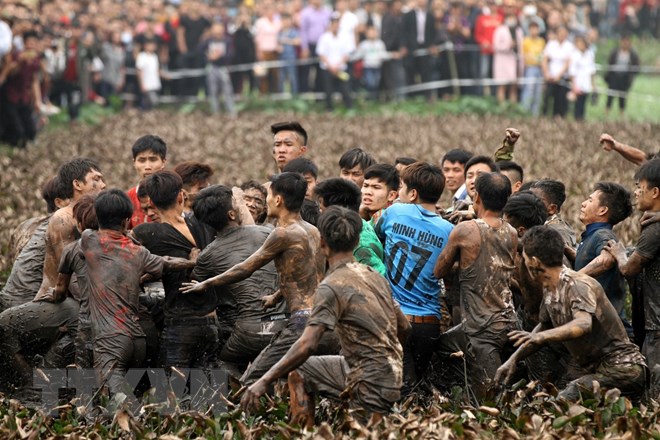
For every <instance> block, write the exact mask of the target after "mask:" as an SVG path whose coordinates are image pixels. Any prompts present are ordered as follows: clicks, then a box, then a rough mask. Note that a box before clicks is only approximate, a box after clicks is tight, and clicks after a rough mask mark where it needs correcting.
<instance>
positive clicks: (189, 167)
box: [174, 161, 213, 187]
mask: <svg viewBox="0 0 660 440" xmlns="http://www.w3.org/2000/svg"><path fill="white" fill-rule="evenodd" d="M174 172H175V173H177V174H178V175H179V176H181V180H182V181H183V186H184V187H191V186H193V185H195V184H197V183H200V182H204V181H208V180H209V179H210V178H211V176H213V168H211V167H210V166H208V165H207V164H205V163H201V162H192V161H187V162H181V163H180V164H178V165H177V166H175V167H174Z"/></svg>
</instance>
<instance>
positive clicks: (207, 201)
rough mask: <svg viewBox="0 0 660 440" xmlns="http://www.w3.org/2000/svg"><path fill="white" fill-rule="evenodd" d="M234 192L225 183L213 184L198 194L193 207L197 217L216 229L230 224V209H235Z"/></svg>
mask: <svg viewBox="0 0 660 440" xmlns="http://www.w3.org/2000/svg"><path fill="white" fill-rule="evenodd" d="M233 207H234V205H233V193H232V190H231V188H229V187H228V186H225V185H212V186H209V187H207V188H204V189H203V190H201V191H200V192H199V194H197V197H195V201H194V202H193V205H192V209H193V213H195V217H197V218H198V219H199V221H201V222H202V223H206V224H207V225H209V226H210V227H212V228H213V229H215V230H216V231H220V230H222V229H224V228H225V226H227V224H229V217H227V215H228V213H229V211H231V210H232V209H233Z"/></svg>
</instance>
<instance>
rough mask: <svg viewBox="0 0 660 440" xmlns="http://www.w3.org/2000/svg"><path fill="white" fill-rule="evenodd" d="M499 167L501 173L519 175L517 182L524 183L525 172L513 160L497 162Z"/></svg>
mask: <svg viewBox="0 0 660 440" xmlns="http://www.w3.org/2000/svg"><path fill="white" fill-rule="evenodd" d="M497 167H498V168H499V169H500V171H513V172H514V173H515V174H516V175H517V176H516V178H517V180H516V181H517V182H522V181H523V180H525V172H524V171H523V167H521V166H520V165H519V164H517V163H516V162H514V161H512V160H503V161H500V162H497Z"/></svg>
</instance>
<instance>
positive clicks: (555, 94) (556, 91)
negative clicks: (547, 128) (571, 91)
mask: <svg viewBox="0 0 660 440" xmlns="http://www.w3.org/2000/svg"><path fill="white" fill-rule="evenodd" d="M573 51H574V47H573V43H571V42H570V41H568V29H566V28H565V27H563V26H562V27H560V28H558V29H557V39H556V40H552V41H549V42H548V44H546V46H545V49H544V51H543V63H542V67H543V77H544V78H545V83H546V96H545V98H546V99H545V104H544V109H545V110H548V106H549V102H548V100H549V99H552V115H553V116H559V117H562V118H563V117H565V116H566V113H567V112H568V99H567V96H566V94H567V93H568V85H567V83H566V79H567V74H568V69H569V66H570V63H571V55H572V54H573ZM544 113H545V112H544Z"/></svg>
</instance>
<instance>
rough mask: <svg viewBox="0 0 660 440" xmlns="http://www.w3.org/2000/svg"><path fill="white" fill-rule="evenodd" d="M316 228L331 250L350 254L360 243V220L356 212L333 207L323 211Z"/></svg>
mask: <svg viewBox="0 0 660 440" xmlns="http://www.w3.org/2000/svg"><path fill="white" fill-rule="evenodd" d="M318 228H319V233H320V234H321V237H322V238H323V240H324V241H325V242H326V243H327V245H328V247H329V248H330V249H331V250H333V251H335V252H351V251H353V250H354V249H355V248H356V247H357V245H358V243H359V242H360V232H362V219H361V218H360V216H359V215H358V213H357V212H355V211H351V210H350V209H346V208H343V207H341V206H337V205H335V206H331V207H330V208H328V209H326V210H324V211H323V213H322V214H321V216H320V217H319V222H318Z"/></svg>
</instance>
